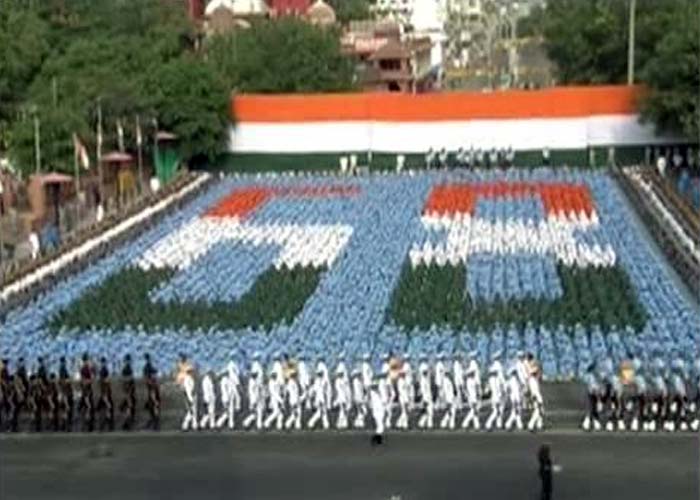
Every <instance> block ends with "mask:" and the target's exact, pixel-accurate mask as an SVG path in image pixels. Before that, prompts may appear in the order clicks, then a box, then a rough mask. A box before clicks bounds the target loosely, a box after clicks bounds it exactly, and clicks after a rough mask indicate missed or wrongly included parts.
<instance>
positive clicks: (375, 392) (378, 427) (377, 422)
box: [369, 381, 386, 446]
mask: <svg viewBox="0 0 700 500" xmlns="http://www.w3.org/2000/svg"><path fill="white" fill-rule="evenodd" d="M379 383H380V381H376V382H375V383H373V384H372V385H371V386H370V389H369V406H370V409H371V411H372V418H373V419H374V426H375V431H374V435H373V436H372V445H374V446H377V445H381V444H383V443H384V428H385V425H384V424H385V422H386V408H385V406H384V398H383V397H382V395H381V391H380V388H379Z"/></svg>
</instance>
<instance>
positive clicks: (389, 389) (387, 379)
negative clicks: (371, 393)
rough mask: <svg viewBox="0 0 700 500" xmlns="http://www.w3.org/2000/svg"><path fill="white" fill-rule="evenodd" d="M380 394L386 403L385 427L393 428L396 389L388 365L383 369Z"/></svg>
mask: <svg viewBox="0 0 700 500" xmlns="http://www.w3.org/2000/svg"><path fill="white" fill-rule="evenodd" d="M379 393H380V394H381V396H382V400H383V402H384V419H385V420H384V427H385V428H391V419H392V414H393V404H394V387H393V385H392V383H391V375H390V373H389V364H388V363H387V364H386V365H385V366H383V367H382V375H381V378H380V380H379Z"/></svg>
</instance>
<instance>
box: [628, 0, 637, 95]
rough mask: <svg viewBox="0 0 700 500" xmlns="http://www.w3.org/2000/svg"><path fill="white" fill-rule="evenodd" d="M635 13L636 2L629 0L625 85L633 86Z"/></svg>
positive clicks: (635, 0)
mask: <svg viewBox="0 0 700 500" xmlns="http://www.w3.org/2000/svg"><path fill="white" fill-rule="evenodd" d="M636 11H637V0H630V16H629V17H630V26H629V30H630V32H629V39H628V42H627V43H628V45H627V85H634V44H635V41H634V36H635V28H634V21H635V15H636Z"/></svg>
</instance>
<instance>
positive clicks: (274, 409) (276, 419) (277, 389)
mask: <svg viewBox="0 0 700 500" xmlns="http://www.w3.org/2000/svg"><path fill="white" fill-rule="evenodd" d="M283 389H284V379H283V378H280V377H279V375H278V372H277V370H276V369H275V368H274V366H273V368H272V371H270V379H269V380H268V381H267V396H268V399H269V402H268V407H269V408H270V414H269V415H268V416H267V419H265V428H266V429H269V428H270V427H271V426H272V424H274V425H275V428H276V429H277V430H278V431H280V430H282V424H283V423H284V415H283V414H282V406H283V404H284V394H283Z"/></svg>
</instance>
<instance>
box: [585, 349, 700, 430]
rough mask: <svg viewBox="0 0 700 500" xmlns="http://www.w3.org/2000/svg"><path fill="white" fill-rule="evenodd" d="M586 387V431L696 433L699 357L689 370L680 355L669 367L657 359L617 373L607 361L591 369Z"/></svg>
mask: <svg viewBox="0 0 700 500" xmlns="http://www.w3.org/2000/svg"><path fill="white" fill-rule="evenodd" d="M645 366H646V368H645ZM586 382H587V388H588V410H587V413H586V416H585V418H584V420H583V423H582V427H583V429H584V430H587V431H600V430H603V429H605V430H607V431H613V430H617V431H625V430H627V429H629V430H631V431H641V430H644V431H649V432H653V431H656V430H665V431H668V432H675V431H687V430H693V431H695V432H697V431H698V430H700V358H697V359H696V361H695V363H694V365H693V366H692V367H688V365H687V364H686V363H685V361H684V360H683V358H682V357H681V356H680V353H678V355H677V356H676V358H675V359H673V360H672V361H671V363H670V365H668V364H666V363H665V362H664V360H663V358H662V357H660V356H657V357H655V358H654V359H653V360H651V362H650V363H646V364H644V363H642V362H641V361H640V360H639V359H631V360H629V361H627V362H625V363H623V366H622V368H621V370H620V371H619V373H616V372H615V370H614V366H613V363H612V361H610V360H605V361H603V362H602V363H600V365H598V366H595V365H592V366H591V367H590V368H589V371H588V374H587V377H586Z"/></svg>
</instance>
